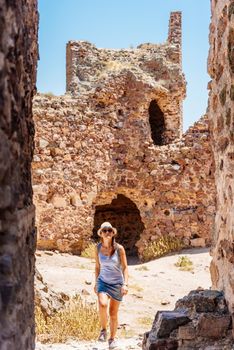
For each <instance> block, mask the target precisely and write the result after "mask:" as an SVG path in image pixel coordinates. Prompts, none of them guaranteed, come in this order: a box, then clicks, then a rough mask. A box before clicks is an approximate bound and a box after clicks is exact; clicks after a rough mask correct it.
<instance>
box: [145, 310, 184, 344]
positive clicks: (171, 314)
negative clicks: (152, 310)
mask: <svg viewBox="0 0 234 350" xmlns="http://www.w3.org/2000/svg"><path fill="white" fill-rule="evenodd" d="M189 322H190V319H189V317H188V316H186V315H185V314H184V313H182V312H176V311H158V312H157V314H156V316H155V320H154V323H153V326H152V331H151V333H154V334H155V335H156V337H157V338H164V337H168V336H170V333H171V332H172V331H173V330H174V329H177V328H178V327H179V326H183V325H185V324H187V323H189Z"/></svg>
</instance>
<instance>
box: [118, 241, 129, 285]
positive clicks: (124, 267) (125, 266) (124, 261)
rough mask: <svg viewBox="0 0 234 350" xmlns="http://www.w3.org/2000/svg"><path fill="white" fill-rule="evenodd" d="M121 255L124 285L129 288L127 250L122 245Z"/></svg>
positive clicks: (120, 246) (120, 247) (120, 248)
mask: <svg viewBox="0 0 234 350" xmlns="http://www.w3.org/2000/svg"><path fill="white" fill-rule="evenodd" d="M119 254H120V260H121V266H122V270H123V276H124V284H125V285H126V286H127V285H128V263H127V257H126V253H125V249H124V247H123V246H122V245H120V244H119Z"/></svg>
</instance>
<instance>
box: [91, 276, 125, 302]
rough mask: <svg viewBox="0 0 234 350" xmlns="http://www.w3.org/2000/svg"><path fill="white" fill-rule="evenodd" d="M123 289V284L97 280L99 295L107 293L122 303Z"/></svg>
mask: <svg viewBox="0 0 234 350" xmlns="http://www.w3.org/2000/svg"><path fill="white" fill-rule="evenodd" d="M121 288H122V284H120V283H118V284H109V283H106V282H104V281H102V280H101V279H99V278H98V279H97V292H98V293H105V294H107V295H109V296H110V297H111V298H112V299H115V300H117V301H122V300H123V296H122V294H121Z"/></svg>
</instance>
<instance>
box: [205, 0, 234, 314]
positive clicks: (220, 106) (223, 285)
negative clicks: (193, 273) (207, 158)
mask: <svg viewBox="0 0 234 350" xmlns="http://www.w3.org/2000/svg"><path fill="white" fill-rule="evenodd" d="M211 4H212V23H211V26H210V53H209V74H210V76H211V78H212V81H211V83H210V98H209V118H210V122H211V128H212V138H213V149H214V155H215V163H216V172H215V179H216V187H217V214H216V222H215V237H214V243H215V246H214V249H213V252H212V254H213V261H212V264H211V277H212V281H213V286H214V287H215V288H219V289H220V290H224V292H225V296H226V299H227V301H228V304H229V310H230V312H231V313H232V314H234V198H233V197H234V115H233V111H234V80H233V78H234V1H229V0H216V1H214V0H213V1H212V2H211Z"/></svg>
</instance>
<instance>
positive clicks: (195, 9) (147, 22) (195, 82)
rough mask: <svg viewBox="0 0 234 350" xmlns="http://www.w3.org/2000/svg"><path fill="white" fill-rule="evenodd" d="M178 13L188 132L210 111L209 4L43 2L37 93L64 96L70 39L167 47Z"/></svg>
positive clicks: (180, 0)
mask: <svg viewBox="0 0 234 350" xmlns="http://www.w3.org/2000/svg"><path fill="white" fill-rule="evenodd" d="M177 10H181V11H182V12H183V70H184V73H185V76H186V80H187V82H188V85H187V98H186V100H185V102H184V130H186V129H187V128H188V127H189V126H190V125H192V124H193V123H194V121H196V120H198V119H199V117H200V116H201V115H202V114H204V112H205V111H206V107H207V95H208V93H207V83H208V81H209V80H210V79H209V76H208V75H207V56H208V49H209V45H208V32H209V23H210V0H196V1H194V0H144V1H143V0H39V13H40V25H39V51H40V61H39V64H38V77H37V89H38V91H39V92H53V93H54V94H55V95H61V94H63V93H64V92H65V81H66V76H65V54H66V52H65V47H66V43H67V42H68V41H69V40H88V41H90V42H92V43H94V44H95V45H96V46H97V47H102V48H104V47H106V48H128V47H130V46H134V47H135V46H137V45H139V44H141V43H144V42H152V43H160V42H164V41H165V40H166V38H167V33H168V21H169V15H170V12H171V11H177Z"/></svg>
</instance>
